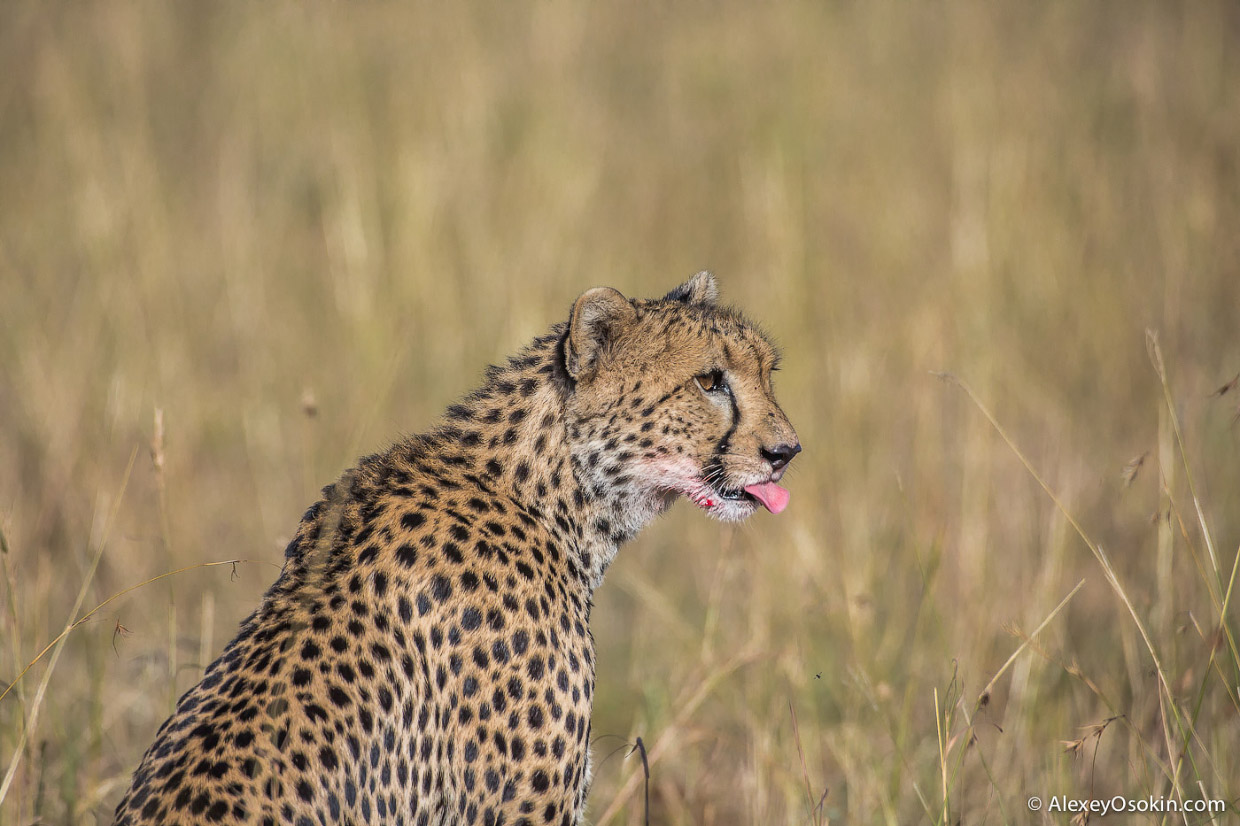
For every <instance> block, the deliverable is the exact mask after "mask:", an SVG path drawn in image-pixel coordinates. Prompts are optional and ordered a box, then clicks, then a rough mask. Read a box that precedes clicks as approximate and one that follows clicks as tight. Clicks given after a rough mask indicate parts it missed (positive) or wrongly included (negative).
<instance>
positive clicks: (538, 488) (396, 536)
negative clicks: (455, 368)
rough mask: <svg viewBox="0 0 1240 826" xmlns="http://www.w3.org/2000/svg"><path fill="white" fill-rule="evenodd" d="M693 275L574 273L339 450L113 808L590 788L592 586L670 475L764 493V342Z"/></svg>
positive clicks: (576, 812)
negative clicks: (492, 341)
mask: <svg viewBox="0 0 1240 826" xmlns="http://www.w3.org/2000/svg"><path fill="white" fill-rule="evenodd" d="M716 297H717V288H716V285H715V280H714V278H713V277H712V276H711V275H710V274H709V273H699V274H698V275H695V276H694V277H693V278H691V279H689V280H688V281H687V282H685V283H684V284H682V285H681V286H679V287H677V288H676V289H674V290H672V291H671V292H670V293H668V294H667V295H666V296H664V297H663V298H661V299H654V300H642V299H633V300H630V299H627V298H625V297H624V296H623V295H621V294H620V293H619V292H617V291H616V290H613V289H610V288H606V287H599V288H595V289H592V290H589V291H587V292H586V293H584V294H583V295H582V296H581V297H580V298H578V299H577V301H576V302H574V304H573V307H572V311H571V313H570V315H569V319H568V321H567V322H566V323H563V324H559V325H557V326H555V327H554V328H552V330H551V331H550V333H549V334H548V335H545V336H542V337H540V338H538V339H536V340H535V341H534V342H533V344H531V345H530V346H529V347H527V348H526V349H525V350H523V351H522V352H521V353H520V354H518V355H517V356H515V357H513V358H511V359H510V360H509V361H508V363H507V364H506V365H504V366H501V367H493V368H491V369H489V370H488V371H487V373H486V379H485V381H484V383H483V385H482V387H480V388H479V389H478V390H476V391H474V392H473V393H471V394H470V395H469V396H467V397H466V398H464V399H463V400H462V401H461V402H460V403H458V404H454V405H452V406H451V407H449V408H448V410H447V413H446V415H445V417H444V419H443V421H442V422H441V423H440V424H439V425H438V426H437V427H436V428H435V429H433V430H431V431H430V432H428V433H426V434H423V435H420V436H414V437H411V438H408V439H405V440H404V441H402V442H400V443H398V444H396V445H394V446H393V447H391V448H390V449H388V450H387V451H386V452H384V453H380V454H376V455H373V456H369V457H366V458H364V459H362V460H361V461H360V462H359V464H358V465H357V467H355V468H353V469H351V470H349V471H347V472H346V473H345V474H344V475H343V476H342V477H341V478H340V479H339V480H337V481H336V482H335V483H334V484H332V485H328V486H327V487H326V488H324V489H323V497H322V499H320V500H319V501H318V502H317V503H315V504H314V505H313V506H311V507H310V509H309V510H308V511H306V514H305V516H304V517H303V518H302V521H301V524H300V526H299V528H298V531H297V535H296V536H295V537H294V539H293V540H292V542H291V543H290V544H289V546H288V549H287V551H286V554H285V555H286V560H285V565H284V570H283V572H282V573H281V575H280V577H279V579H277V581H276V582H275V584H274V585H272V586H271V588H270V589H269V590H268V592H267V593H266V595H265V596H264V598H263V601H262V604H261V605H260V606H259V608H258V610H257V611H255V612H254V613H253V614H252V615H251V616H250V617H249V618H247V619H246V620H245V621H244V622H243V623H242V625H241V630H240V632H239V633H238V634H237V637H236V638H235V639H234V640H233V641H232V642H231V643H229V645H228V647H227V648H226V649H225V650H224V653H223V654H222V655H221V656H220V658H219V659H218V660H216V661H215V662H214V663H212V664H211V666H210V667H209V668H208V669H207V671H206V674H205V676H204V677H203V679H202V681H201V682H200V683H199V684H198V685H196V686H195V687H194V688H192V689H190V690H189V691H187V692H186V693H185V695H184V696H183V697H181V699H180V700H179V701H178V703H177V706H176V710H175V711H174V712H173V714H172V716H171V717H170V718H169V719H168V720H167V722H165V723H164V724H163V726H162V727H161V728H160V729H159V732H158V733H157V734H156V737H155V742H154V744H153V745H152V746H151V748H150V749H149V750H148V751H147V753H146V755H145V756H144V757H143V759H142V762H141V764H140V765H139V766H138V768H137V770H136V771H135V772H134V778H133V785H132V787H131V788H130V789H129V791H128V793H127V794H126V795H125V797H124V798H123V799H122V800H121V802H120V805H119V807H118V808H117V811H116V818H117V823H120V824H207V823H229V824H239V823H247V824H249V823H253V824H263V825H264V826H275V824H286V823H287V824H294V826H317V825H318V824H336V823H344V824H375V823H385V824H408V826H430V824H439V825H441V826H442V825H443V824H485V826H498V824H562V826H571V825H572V824H579V823H581V822H582V819H583V815H584V811H585V805H586V795H587V793H588V791H589V786H590V771H591V770H590V750H589V742H590V710H591V705H592V700H593V695H594V645H593V640H592V638H591V636H590V632H589V621H590V609H591V605H592V599H593V593H594V589H596V588H597V587H598V586H599V585H600V584H601V583H602V580H603V575H604V573H605V572H606V570H607V567H608V566H609V565H610V563H611V561H612V560H613V559H614V558H615V555H616V552H617V550H618V548H619V546H620V545H621V544H623V543H624V542H625V541H627V540H628V539H630V538H632V537H633V536H634V535H636V534H637V532H638V531H639V530H640V529H641V528H642V527H644V526H645V525H646V524H648V523H649V522H650V521H651V520H652V519H653V518H654V517H655V516H657V515H658V514H659V513H661V512H662V511H664V510H666V509H667V508H668V507H669V506H670V505H671V503H672V502H673V501H674V500H675V499H677V498H679V497H681V496H683V497H685V498H687V499H689V500H690V501H692V502H693V503H694V504H696V505H697V506H699V507H700V508H702V509H704V510H705V511H706V512H707V513H708V514H709V515H711V516H713V517H715V518H718V519H722V520H728V521H735V520H740V519H744V518H746V517H748V516H750V515H751V514H753V513H754V512H755V511H756V510H757V509H758V508H760V507H761V508H766V510H768V511H770V512H771V513H779V512H781V511H782V510H783V509H784V508H785V507H786V506H787V504H788V492H787V490H785V489H784V488H783V487H781V486H780V484H779V481H780V479H781V477H782V476H783V474H784V472H785V471H786V469H787V466H788V463H789V462H790V461H791V460H792V459H793V457H794V456H795V455H796V454H797V453H798V452H799V451H800V450H801V446H800V444H799V443H798V440H797V436H796V432H795V431H794V430H793V428H792V425H791V424H790V423H789V421H788V419H787V417H786V416H785V415H784V413H783V411H782V410H781V409H780V408H779V405H778V404H777V403H776V402H775V397H774V392H773V390H772V387H771V374H772V372H773V371H774V370H776V369H777V367H778V365H777V362H778V356H777V354H776V352H775V349H774V348H773V347H772V345H771V344H770V342H769V341H768V340H767V339H766V337H765V336H764V335H763V334H762V333H761V332H760V331H759V330H758V329H757V328H756V327H755V326H754V325H752V324H750V323H749V322H748V321H746V320H745V319H744V318H743V317H742V316H741V315H740V314H739V313H737V312H736V311H735V310H732V309H729V308H726V307H722V306H720V305H718V304H717V303H716Z"/></svg>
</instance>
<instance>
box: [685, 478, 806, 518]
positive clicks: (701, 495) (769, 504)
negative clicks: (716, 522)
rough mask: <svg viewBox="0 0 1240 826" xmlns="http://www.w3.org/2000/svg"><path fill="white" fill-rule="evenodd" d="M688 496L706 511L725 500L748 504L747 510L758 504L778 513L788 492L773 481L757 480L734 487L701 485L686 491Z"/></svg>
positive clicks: (785, 504) (755, 508)
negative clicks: (757, 481)
mask: <svg viewBox="0 0 1240 826" xmlns="http://www.w3.org/2000/svg"><path fill="white" fill-rule="evenodd" d="M687 496H688V498H689V499H690V500H691V501H692V502H693V503H694V504H695V505H697V506H698V507H700V508H702V509H703V510H706V511H715V510H717V509H718V508H719V506H720V505H722V504H723V503H725V502H728V503H735V504H739V505H748V511H749V512H752V511H754V510H757V508H758V506H759V505H760V506H762V507H764V508H766V509H767V510H768V511H770V512H771V513H779V512H781V511H782V510H783V509H784V508H786V507H788V499H789V498H790V494H789V493H788V491H787V490H786V489H785V488H782V487H780V486H779V485H777V484H775V483H774V482H771V481H767V482H759V483H756V484H752V485H745V486H744V487H739V488H734V487H727V486H724V485H720V484H718V483H716V484H714V485H702V486H701V488H699V489H698V490H694V491H690V492H687Z"/></svg>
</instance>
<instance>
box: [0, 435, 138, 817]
mask: <svg viewBox="0 0 1240 826" xmlns="http://www.w3.org/2000/svg"><path fill="white" fill-rule="evenodd" d="M137 457H138V449H137V448H134V449H133V452H131V453H130V454H129V463H128V464H127V465H125V473H124V475H122V476H121V484H120V488H119V490H118V491H117V494H116V501H115V502H113V503H112V510H111V512H110V513H109V514H108V519H107V522H105V523H104V528H103V533H102V534H101V535H100V537H99V546H98V547H97V548H96V549H95V554H94V556H93V557H91V561H90V567H89V568H88V569H87V571H86V576H85V577H83V578H82V586H81V587H80V588H79V589H78V594H77V599H76V600H75V601H74V603H73V608H72V609H71V610H70V611H69V622H68V624H67V625H65V630H64V631H62V632H61V633H60V634H59V635H58V636H57V637H56V639H54V640H52V642H50V643H48V646H47V648H44V649H43V651H42V652H41V653H40V654H39V656H38V657H35V658H34V662H38V661H39V660H40V659H41V658H42V657H43V655H44V654H46V653H47V652H48V650H52V658H51V660H49V661H48V664H47V670H46V671H44V672H43V679H42V680H40V681H39V687H38V689H37V690H36V691H35V693H34V699H33V701H32V702H31V704H30V713H29V715H28V716H27V717H26V725H24V726H23V727H22V731H21V735H20V736H19V737H18V740H17V745H16V746H15V747H14V749H13V759H12V760H10V761H9V769H8V771H7V772H5V775H4V780H3V782H0V804H3V803H4V798H5V797H7V796H8V793H9V787H10V786H11V785H12V783H13V778H14V776H16V774H17V767H18V766H19V765H21V758H22V752H23V751H25V748H26V741H27V740H28V739H29V738H30V736H31V734H33V732H34V730H35V729H36V727H37V726H38V723H39V710H40V709H41V708H42V707H43V697H44V695H45V694H46V693H47V686H48V684H49V683H51V681H52V674H53V673H54V672H55V671H56V663H57V662H58V661H59V660H60V652H61V651H63V650H64V642H65V639H66V638H67V637H68V636H69V632H70V631H72V630H73V628H74V626H75V625H76V624H77V622H75V621H74V619H73V618H74V617H76V616H77V613H78V611H79V610H81V608H82V603H83V602H84V601H85V600H86V593H87V591H89V590H90V584H91V582H92V581H93V580H94V578H95V571H96V570H97V569H98V568H99V560H100V558H102V557H103V551H104V549H105V548H107V547H108V539H109V538H110V537H111V534H112V526H113V525H114V524H115V522H116V515H117V514H118V513H119V512H120V509H121V503H122V502H123V501H124V500H125V491H126V490H127V489H128V488H129V475H130V474H131V473H132V472H133V464H134V460H135V459H136V458H137ZM34 662H32V663H31V665H33V664H34ZM29 669H30V666H27V667H26V669H24V670H23V671H22V673H21V674H19V675H17V677H16V678H14V680H13V682H15V683H16V682H17V681H19V680H20V679H21V678H22V676H23V675H24V674H25V673H26V671H28V670H29ZM11 687H12V686H10V688H11ZM8 693H9V689H8V688H6V689H5V691H4V693H3V694H0V702H3V701H4V698H5V696H6V695H7V694H8Z"/></svg>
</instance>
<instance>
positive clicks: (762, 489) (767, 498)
mask: <svg viewBox="0 0 1240 826" xmlns="http://www.w3.org/2000/svg"><path fill="white" fill-rule="evenodd" d="M745 492H746V493H748V494H750V495H751V496H753V498H754V499H757V500H758V501H759V502H761V503H762V506H763V507H764V508H766V509H767V510H769V511H770V512H771V513H779V512H780V511H782V510H783V509H784V508H786V507H788V497H789V496H790V494H789V493H788V491H786V490H784V489H783V488H781V487H780V486H779V485H777V484H775V483H774V482H763V483H762V484H760V485H750V486H749V487H747V488H745Z"/></svg>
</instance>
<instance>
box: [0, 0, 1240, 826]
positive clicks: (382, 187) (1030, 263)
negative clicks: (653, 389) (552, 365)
mask: <svg viewBox="0 0 1240 826" xmlns="http://www.w3.org/2000/svg"><path fill="white" fill-rule="evenodd" d="M1238 88H1240V15H1238V14H1237V10H1236V7H1235V5H1234V4H1233V3H1229V2H1226V0H1201V1H1200V2H1194V3H1191V4H1168V3H1162V2H1155V0H1134V2H1128V3H1094V4H1085V3H1072V2H1050V3H1023V2H1017V0H1005V1H1004V2H995V3H972V2H965V3H956V2H948V3H934V4H903V3H896V2H888V1H887V0H879V2H874V3H812V2H794V3H788V4H776V5H772V4H746V3H740V2H722V3H716V4H710V5H707V4H678V5H668V4H608V5H594V4H578V5H572V6H570V5H565V4H560V3H546V2H544V3H518V4H512V5H508V4H505V5H502V6H501V5H500V4H483V3H460V4H411V5H408V6H397V5H395V4H365V5H363V4H352V3H350V4H332V5H327V4H291V3H276V4H243V3H220V4H163V5H155V4H124V3H84V4H42V3H21V2H16V3H10V4H8V5H7V6H6V8H5V11H4V12H3V24H0V531H2V536H3V539H4V544H3V548H0V566H2V569H0V572H2V574H3V578H4V583H3V598H2V600H0V602H3V610H0V617H2V618H0V626H2V627H3V633H2V639H3V643H0V680H3V681H4V683H5V684H6V686H5V687H4V688H2V689H0V690H3V691H5V692H6V693H5V696H4V698H3V700H0V783H2V784H3V785H0V822H3V823H5V824H8V823H13V824H31V823H47V824H53V823H54V824H61V823H64V824H78V823H91V822H102V823H109V822H110V810H111V808H112V806H113V805H114V804H115V803H116V801H117V799H118V797H119V795H120V794H121V792H122V791H123V788H124V787H125V785H126V784H127V782H128V775H129V772H130V771H132V769H133V767H134V766H135V764H136V762H137V760H138V759H139V757H140V756H141V753H142V751H143V750H144V749H145V747H146V745H147V744H148V742H149V740H150V738H151V737H152V736H153V733H154V730H155V727H156V726H157V725H158V724H159V722H161V720H162V719H163V718H164V717H165V716H166V715H167V714H168V712H169V711H170V709H171V707H172V703H173V702H174V699H175V698H176V696H177V695H178V693H179V692H181V691H183V690H185V689H186V688H187V687H189V686H190V685H192V684H193V683H194V682H195V681H197V680H198V679H199V677H200V675H201V673H202V669H203V668H204V666H205V665H206V664H207V663H208V662H209V661H210V660H211V659H212V658H213V657H214V656H215V655H216V654H218V652H219V650H220V649H221V648H222V646H223V644H224V643H225V642H226V641H227V639H228V638H229V637H231V635H232V634H233V632H234V629H235V628H236V624H237V622H238V620H239V619H240V618H241V617H242V616H244V615H245V613H247V612H248V611H249V610H250V609H251V608H252V607H253V606H254V605H255V604H256V602H257V600H258V599H259V597H260V595H261V593H262V591H263V589H264V588H265V587H266V586H267V585H268V584H269V583H270V582H271V581H272V580H273V579H274V577H275V576H276V573H277V568H278V566H279V564H280V562H281V560H282V556H281V550H280V549H281V547H282V545H283V543H284V542H285V541H286V539H287V538H288V536H289V535H290V533H291V531H292V530H293V528H294V526H295V525H296V523H297V520H298V517H299V515H300V514H301V512H302V510H303V509H304V508H305V506H306V505H307V504H309V502H310V501H312V500H313V498H314V496H315V492H316V490H317V489H318V487H319V486H321V485H322V484H324V483H326V482H328V481H330V480H332V479H333V478H334V476H335V475H336V474H338V473H339V472H340V471H341V470H342V469H344V468H346V467H348V466H349V465H350V464H351V463H352V462H353V460H354V458H355V457H356V456H358V455H360V454H362V453H366V452H370V451H373V450H375V449H378V448H379V447H381V446H382V445H384V444H385V443H386V442H388V441H390V440H392V439H394V438H396V437H397V436H399V435H400V434H402V433H406V432H412V431H417V430H420V429H422V428H425V427H426V426H427V425H428V424H429V423H431V422H432V420H433V419H434V417H435V416H436V415H437V414H438V412H439V411H440V410H442V409H443V407H444V406H445V405H446V404H447V403H449V402H450V401H451V400H453V399H454V398H455V397H456V396H458V395H460V394H461V393H462V392H464V391H466V390H468V389H469V388H470V387H471V386H472V385H473V384H474V383H475V382H476V381H477V380H478V378H479V376H480V375H481V370H482V367H483V366H484V365H485V364H486V363H488V362H492V361H495V360H497V359H499V358H501V357H503V356H504V355H506V354H507V353H510V352H512V351H514V350H515V349H516V348H517V347H519V346H520V345H522V344H523V343H524V342H526V341H527V340H528V339H530V338H532V337H533V336H534V335H535V334H537V333H540V332H542V331H543V330H544V329H545V328H546V327H548V326H549V325H550V324H552V323H554V322H555V321H558V320H560V319H562V318H564V317H565V315H566V313H567V309H568V307H569V305H570V302H571V301H572V299H573V298H574V297H575V296H576V295H577V294H578V293H579V292H580V291H581V290H583V289H585V288H587V287H590V286H593V285H597V284H608V285H613V286H616V287H618V288H620V289H621V290H622V291H624V292H626V293H627V294H631V295H653V294H661V293H662V291H665V290H666V289H668V288H669V287H670V286H672V285H674V284H675V283H678V282H679V280H681V279H682V278H683V277H684V276H687V275H688V274H690V273H692V272H694V271H696V270H697V269H701V268H703V267H711V268H713V269H714V270H715V271H716V272H717V273H718V275H719V277H720V280H721V283H722V285H723V288H724V292H725V296H726V298H727V299H729V300H731V301H733V302H735V303H737V304H738V305H740V306H742V307H743V308H745V309H746V310H747V311H748V312H750V313H751V314H752V315H753V316H755V317H756V318H758V319H760V320H762V321H763V322H764V323H765V324H766V326H767V327H768V328H769V329H770V331H771V332H772V334H773V335H774V337H775V338H776V339H777V340H779V341H780V342H781V343H782V345H783V348H784V350H785V355H786V359H785V362H786V368H785V371H784V372H782V373H781V374H780V376H779V388H778V389H779V393H780V396H781V398H782V401H783V403H784V406H785V408H786V409H787V410H788V412H789V414H790V416H791V418H792V419H793V421H794V423H795V424H796V425H797V427H798V429H799V432H800V434H801V437H802V440H803V442H804V444H805V447H806V451H805V454H804V455H803V456H801V457H799V458H798V460H797V461H796V462H795V463H794V465H793V466H792V473H791V475H790V477H789V479H790V481H789V486H790V487H791V489H792V491H793V499H792V506H791V508H790V509H789V510H788V511H787V512H786V513H785V514H784V515H782V516H781V517H779V518H772V517H770V516H769V515H766V514H763V515H760V516H757V517H755V518H754V519H752V520H750V522H748V523H747V524H745V525H744V526H741V527H739V528H729V527H721V526H720V525H719V524H717V523H713V522H709V521H707V520H704V519H702V518H701V515H700V514H699V513H697V512H694V511H692V510H691V509H689V508H687V507H681V508H678V509H676V510H675V511H674V513H673V514H672V515H670V516H669V517H667V518H666V519H664V520H663V521H662V522H661V523H660V524H658V525H656V526H654V527H652V528H651V529H650V530H648V531H647V533H646V534H645V535H643V536H642V537H640V538H639V539H638V540H637V541H635V542H633V543H632V544H631V545H629V546H628V547H626V548H625V549H624V550H623V551H622V553H621V555H620V558H619V560H618V561H617V563H616V565H615V566H614V568H613V569H612V571H611V572H610V574H609V576H608V582H607V583H606V584H605V585H604V587H603V588H602V589H601V590H600V592H599V593H598V595H597V605H596V608H595V611H594V634H595V637H596V639H597V643H598V660H599V674H598V676H599V682H598V692H597V703H596V707H595V717H594V721H593V730H594V733H595V735H596V736H597V742H596V744H595V758H596V763H597V772H596V782H595V787H594V791H593V793H592V796H591V817H592V822H594V823H596V824H599V826H604V824H636V823H640V822H642V817H643V796H644V793H643V783H642V766H641V761H640V759H639V755H637V754H632V755H631V756H630V753H631V751H632V748H633V745H634V743H635V740H636V738H637V737H641V738H642V740H643V743H644V744H645V746H646V749H647V755H648V760H649V767H650V772H651V780H650V787H649V799H650V807H651V810H650V821H651V822H652V823H660V824H672V823H693V824H733V823H735V824H741V823H747V824H750V823H815V824H819V823H837V824H838V823H886V824H905V823H914V822H924V823H936V824H949V823H950V824H955V823H958V822H959V823H983V822H985V823H1027V822H1042V819H1043V818H1046V819H1049V820H1050V821H1053V822H1064V821H1065V820H1066V819H1067V818H1066V816H1056V815H1050V816H1047V815H1045V813H1043V814H1041V815H1036V816H1035V815H1034V814H1031V813H1030V812H1029V811H1028V809H1027V804H1026V800H1027V798H1028V797H1029V796H1032V795H1040V796H1042V797H1043V798H1044V799H1049V797H1050V796H1051V795H1067V796H1069V797H1072V798H1081V799H1085V798H1090V797H1095V798H1109V797H1111V796H1112V795H1117V794H1121V795H1127V796H1130V797H1134V798H1135V797H1142V798H1144V797H1147V796H1150V795H1153V796H1155V797H1164V796H1165V797H1167V798H1172V799H1176V800H1195V799H1199V798H1213V799H1219V800H1226V801H1228V806H1229V809H1228V812H1229V813H1230V814H1228V815H1223V816H1221V817H1222V819H1226V818H1229V817H1234V814H1235V813H1236V811H1237V799H1238V798H1240V780H1238V778H1240V694H1238V693H1237V691H1238V685H1240V657H1238V656H1237V647H1236V636H1237V634H1238V630H1237V622H1236V619H1235V614H1236V608H1235V605H1234V604H1233V603H1234V602H1235V601H1236V599H1237V597H1235V596H1233V590H1234V585H1235V584H1236V571H1235V565H1236V559H1237V545H1238V544H1240V462H1238V461H1237V458H1238V445H1240V424H1238V423H1237V413H1238V412H1240V410H1238V407H1237V405H1238V403H1240V388H1237V387H1236V384H1235V383H1234V381H1232V377H1233V376H1235V375H1236V373H1237V371H1240V336H1237V320H1238V318H1240V232H1238V231H1237V229H1238V228H1240V104H1238V103H1237V98H1236V89H1238ZM944 373H947V374H950V375H949V376H947V378H948V380H947V381H944V380H942V378H944V376H943V375H942V374H944ZM1229 382H1230V383H1229ZM235 559H242V560H248V561H245V562H240V563H237V564H231V562H230V561H231V560H235ZM208 563H229V564H215V565H213V566H209V565H208ZM170 571H177V573H175V574H174V575H171V576H162V575H163V574H165V573H167V572H170ZM135 586H139V587H135ZM109 600H110V601H109ZM105 602H106V604H104V605H103V606H102V607H101V608H99V609H98V610H93V609H94V608H95V606H98V605H100V604H101V603H105ZM31 663H33V666H31V667H29V668H28V670H27V667H28V666H29V665H30V664H31ZM1206 819H1207V816H1206V815H1190V816H1189V817H1187V818H1186V819H1182V818H1181V817H1179V816H1176V817H1171V818H1167V819H1166V821H1165V822H1185V820H1186V821H1187V822H1188V823H1201V822H1204V821H1205V820H1206ZM1148 820H1149V821H1158V822H1164V819H1163V818H1162V817H1149V818H1148ZM1138 822H1141V821H1138Z"/></svg>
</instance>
